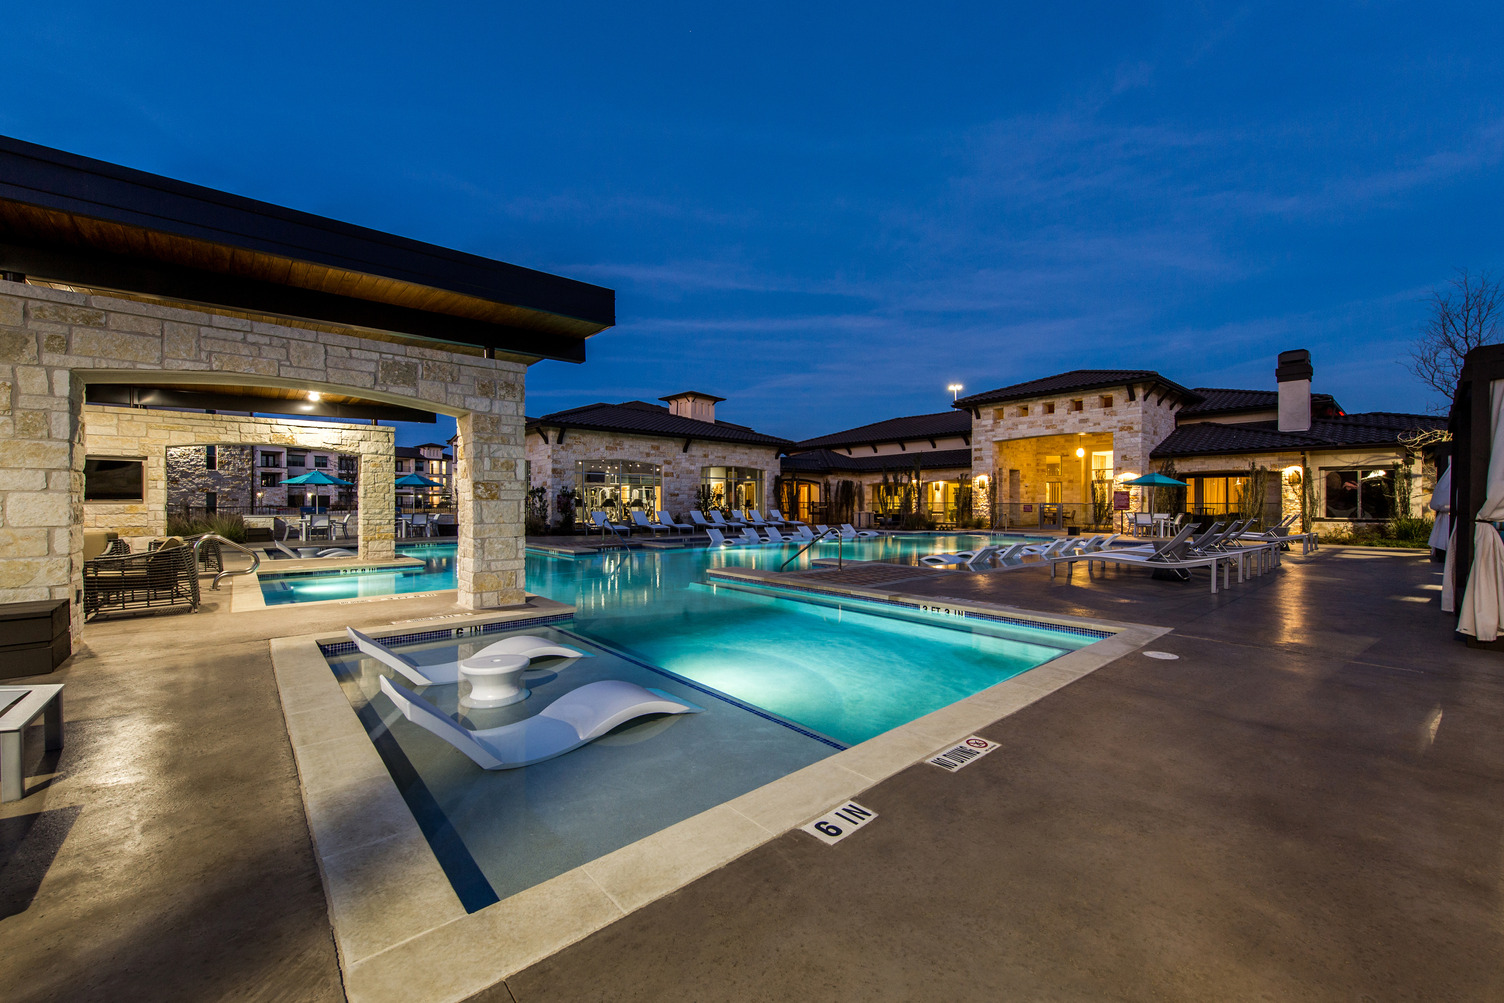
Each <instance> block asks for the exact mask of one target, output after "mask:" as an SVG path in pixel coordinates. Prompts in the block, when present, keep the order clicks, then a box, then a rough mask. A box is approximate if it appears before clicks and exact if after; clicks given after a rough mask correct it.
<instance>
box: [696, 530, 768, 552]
mask: <svg viewBox="0 0 1504 1003" xmlns="http://www.w3.org/2000/svg"><path fill="white" fill-rule="evenodd" d="M705 535H706V536H708V537H710V545H711V546H712V547H740V546H743V545H745V544H746V542H747V541H746V540H744V539H742V538H741V537H735V538H733V539H730V540H728V539H726V537H725V534H723V533H722V532H721V531H720V530H718V529H716V528H715V527H714V526H706V527H705ZM759 542H761V541H759Z"/></svg>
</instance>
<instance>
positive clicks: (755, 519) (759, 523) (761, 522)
mask: <svg viewBox="0 0 1504 1003" xmlns="http://www.w3.org/2000/svg"><path fill="white" fill-rule="evenodd" d="M743 519H744V520H745V521H746V523H747V525H748V526H756V527H757V528H758V529H763V528H765V527H766V526H768V525H769V523H768V521H767V520H766V519H764V518H763V517H762V513H761V512H759V511H757V509H755V508H749V509H747V511H746V513H744V515H743Z"/></svg>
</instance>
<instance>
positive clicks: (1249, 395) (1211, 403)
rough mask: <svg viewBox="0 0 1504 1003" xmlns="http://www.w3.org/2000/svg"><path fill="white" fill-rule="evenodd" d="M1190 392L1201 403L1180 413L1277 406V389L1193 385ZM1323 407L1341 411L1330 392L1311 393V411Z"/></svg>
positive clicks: (1252, 409)
mask: <svg viewBox="0 0 1504 1003" xmlns="http://www.w3.org/2000/svg"><path fill="white" fill-rule="evenodd" d="M1191 393H1193V394H1196V395H1197V396H1199V397H1201V398H1202V400H1201V403H1199V404H1192V405H1191V406H1190V407H1185V408H1181V409H1180V414H1182V415H1186V416H1190V415H1201V414H1224V413H1227V412H1231V411H1269V410H1273V409H1274V408H1277V407H1279V391H1278V390H1233V389H1229V388H1226V387H1195V388H1193V389H1192V390H1191ZM1324 406H1325V407H1330V408H1335V409H1336V410H1338V411H1341V410H1342V408H1341V406H1340V405H1338V403H1337V401H1336V399H1335V398H1334V397H1332V395H1331V394H1312V395H1311V407H1312V413H1317V412H1319V411H1321V410H1323V409H1324Z"/></svg>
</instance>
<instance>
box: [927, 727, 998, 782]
mask: <svg viewBox="0 0 1504 1003" xmlns="http://www.w3.org/2000/svg"><path fill="white" fill-rule="evenodd" d="M997 747H998V744H997V743H996V742H989V741H987V739H985V738H983V737H982V736H980V735H972V736H971V737H970V738H968V739H966V740H964V741H963V742H961V744H960V745H955V746H952V747H951V748H949V749H946V750H945V751H943V752H937V753H936V754H935V755H933V756H931V757H930V758H929V759H928V760H927V762H929V763H932V764H933V765H935V766H938V767H940V768H941V769H942V770H947V771H949V772H951V773H954V772H956V771H957V770H959V769H961V768H962V767H965V766H970V765H971V764H972V762H973V761H974V760H977V759H980V758H981V757H982V756H985V755H987V753H989V752H991V751H992V750H993V749H996V748H997Z"/></svg>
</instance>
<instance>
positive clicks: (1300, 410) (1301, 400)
mask: <svg viewBox="0 0 1504 1003" xmlns="http://www.w3.org/2000/svg"><path fill="white" fill-rule="evenodd" d="M1312 372H1313V370H1312V369H1311V353H1310V352H1308V351H1306V350H1305V349H1304V348H1297V349H1296V350H1295V351H1293V352H1280V353H1279V367H1278V368H1277V369H1275V370H1274V378H1275V380H1277V381H1278V382H1279V430H1280V431H1281V432H1308V431H1310V429H1311V373H1312Z"/></svg>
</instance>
